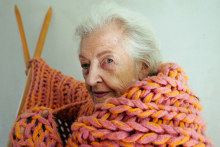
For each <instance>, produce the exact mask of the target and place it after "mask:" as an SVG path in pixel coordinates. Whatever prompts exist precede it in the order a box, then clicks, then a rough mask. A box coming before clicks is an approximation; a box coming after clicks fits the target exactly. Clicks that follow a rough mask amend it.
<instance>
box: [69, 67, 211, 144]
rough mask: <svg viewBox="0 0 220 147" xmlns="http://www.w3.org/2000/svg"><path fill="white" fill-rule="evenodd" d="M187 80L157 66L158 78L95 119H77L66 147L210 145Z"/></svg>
mask: <svg viewBox="0 0 220 147" xmlns="http://www.w3.org/2000/svg"><path fill="white" fill-rule="evenodd" d="M187 80H188V78H187V76H186V74H185V73H184V71H183V70H182V69H181V68H180V67H179V66H178V65H176V64H173V63H168V64H163V65H161V67H160V69H159V72H158V74H157V76H152V77H148V78H146V79H144V80H143V81H140V82H137V83H136V84H134V85H132V86H131V87H130V88H129V89H128V90H127V92H126V93H125V94H124V95H123V96H121V97H118V98H111V99H108V100H107V101H106V103H105V104H102V105H99V106H97V107H96V110H95V112H94V114H93V115H91V116H84V117H80V118H79V119H78V121H77V122H75V123H74V124H73V125H72V127H71V129H72V131H73V133H72V137H71V138H69V140H68V145H67V146H68V147H70V146H76V147H77V146H85V147H100V146H107V147H119V146H129V147H144V146H180V145H181V146H194V147H197V146H200V147H202V146H212V144H211V141H210V139H209V138H208V137H207V136H206V135H205V129H206V124H205V123H204V120H203V119H202V117H201V116H200V114H199V112H200V111H201V110H202V107H201V105H200V103H199V99H198V98H197V97H196V96H195V94H194V93H193V92H192V91H190V89H189V87H188V85H187Z"/></svg>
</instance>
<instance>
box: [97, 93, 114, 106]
mask: <svg viewBox="0 0 220 147" xmlns="http://www.w3.org/2000/svg"><path fill="white" fill-rule="evenodd" d="M112 97H113V96H112V95H109V94H108V95H105V96H102V97H101V96H94V95H93V102H94V103H95V105H97V104H103V103H105V101H106V100H107V99H109V98H112Z"/></svg>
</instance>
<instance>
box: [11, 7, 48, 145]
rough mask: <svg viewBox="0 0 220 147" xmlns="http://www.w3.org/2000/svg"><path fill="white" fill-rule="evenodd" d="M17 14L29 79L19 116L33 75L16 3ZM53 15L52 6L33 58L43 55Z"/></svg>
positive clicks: (18, 112)
mask: <svg viewBox="0 0 220 147" xmlns="http://www.w3.org/2000/svg"><path fill="white" fill-rule="evenodd" d="M15 14H16V18H17V23H18V29H19V32H20V37H21V43H22V47H23V53H24V61H25V65H26V74H27V75H28V78H27V81H26V85H25V89H24V93H23V97H22V99H21V101H20V106H19V108H18V111H17V117H18V116H19V115H20V114H21V111H22V109H23V107H24V104H25V100H26V98H27V94H28V90H29V87H30V83H31V77H32V68H31V67H29V61H30V60H31V59H30V54H29V51H28V45H27V41H26V37H25V33H24V28H23V24H22V19H21V15H20V12H19V10H18V7H17V6H16V5H15ZM51 16H52V8H51V7H50V8H49V10H48V11H47V14H46V16H45V18H44V23H43V26H42V28H41V33H40V36H39V39H38V42H37V45H36V48H35V52H34V55H33V59H34V58H38V57H40V56H41V53H42V51H43V46H44V42H45V39H46V36H47V31H48V28H49V24H50V20H51ZM9 146H11V145H10V140H9V142H8V147H9Z"/></svg>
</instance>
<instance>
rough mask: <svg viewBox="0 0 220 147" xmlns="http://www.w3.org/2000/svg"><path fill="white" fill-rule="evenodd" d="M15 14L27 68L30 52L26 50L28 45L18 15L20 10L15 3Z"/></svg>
mask: <svg viewBox="0 0 220 147" xmlns="http://www.w3.org/2000/svg"><path fill="white" fill-rule="evenodd" d="M15 15H16V18H17V23H18V29H19V32H20V36H21V43H22V46H23V53H24V61H25V65H26V69H27V68H28V61H29V60H30V54H29V51H28V45H27V41H26V37H25V33H24V28H23V24H22V19H21V15H20V12H19V9H18V7H17V5H15Z"/></svg>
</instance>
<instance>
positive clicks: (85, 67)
mask: <svg viewBox="0 0 220 147" xmlns="http://www.w3.org/2000/svg"><path fill="white" fill-rule="evenodd" d="M81 67H82V68H83V69H88V68H89V64H82V65H81Z"/></svg>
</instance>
